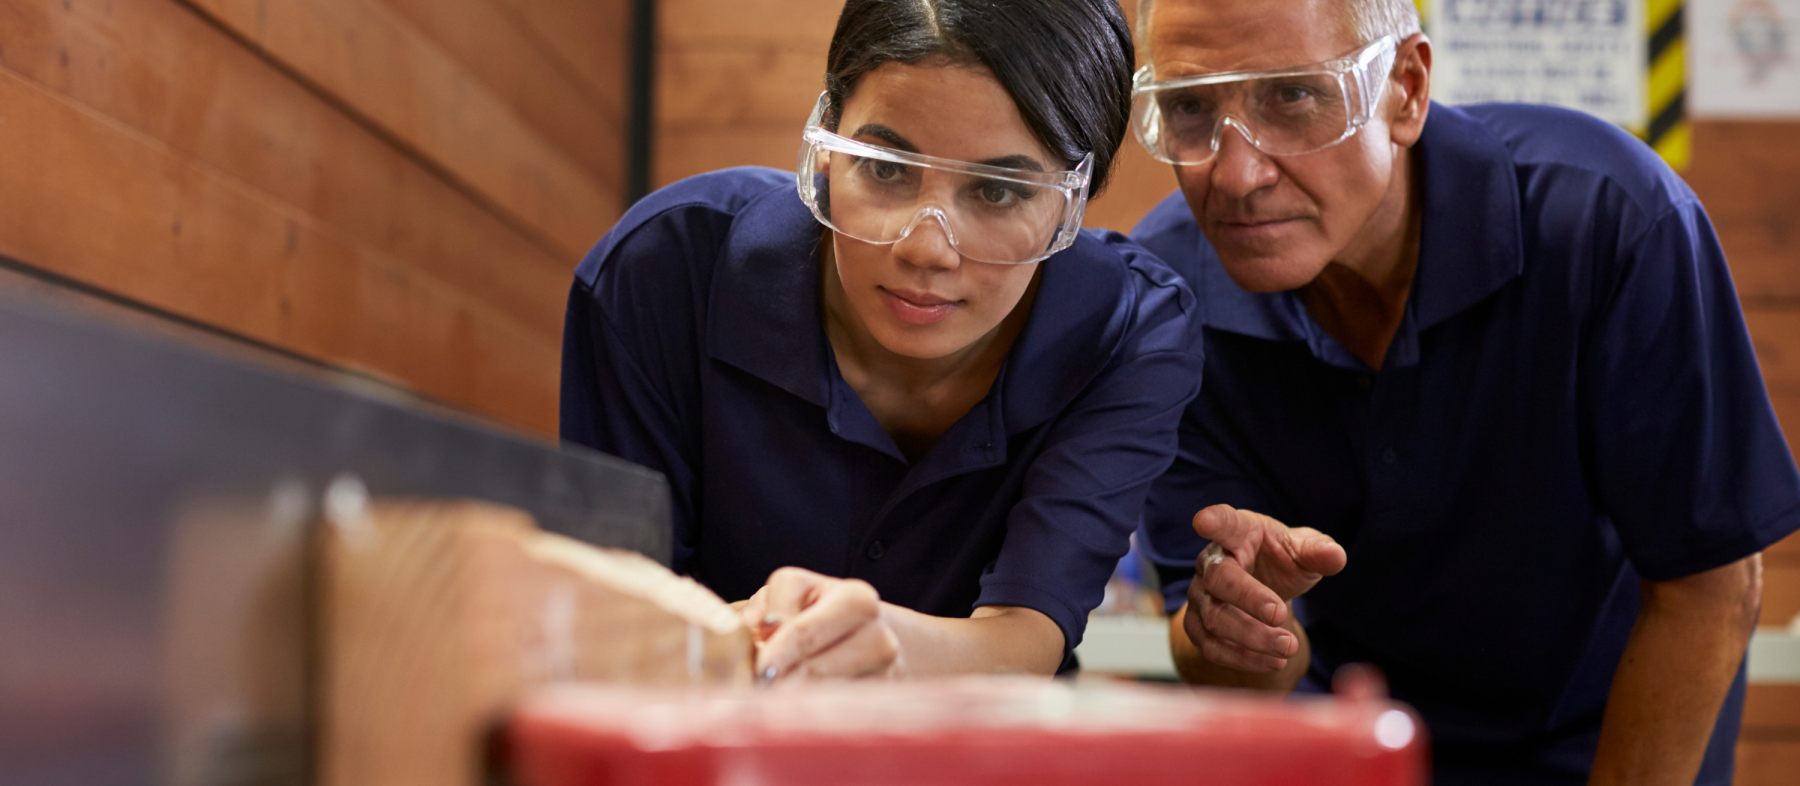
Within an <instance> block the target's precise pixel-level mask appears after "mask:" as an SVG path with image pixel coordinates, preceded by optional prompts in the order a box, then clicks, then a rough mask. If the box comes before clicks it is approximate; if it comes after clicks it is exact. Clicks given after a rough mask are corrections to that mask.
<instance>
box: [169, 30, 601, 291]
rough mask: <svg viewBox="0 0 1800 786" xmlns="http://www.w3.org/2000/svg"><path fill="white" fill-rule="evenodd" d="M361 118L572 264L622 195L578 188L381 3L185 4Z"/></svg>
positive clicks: (590, 185)
mask: <svg viewBox="0 0 1800 786" xmlns="http://www.w3.org/2000/svg"><path fill="white" fill-rule="evenodd" d="M183 2H186V3H188V4H189V5H191V6H193V7H194V8H196V9H198V10H201V11H203V12H204V13H206V14H207V15H208V16H209V17H210V18H212V19H214V20H215V21H217V22H218V23H219V24H221V25H223V26H224V27H226V28H228V29H230V30H232V31H233V32H234V33H235V34H237V35H239V36H241V37H242V38H243V39H244V40H246V41H248V42H250V43H251V44H252V45H254V46H256V47H258V48H260V50H261V51H263V52H265V53H267V54H268V56H269V57H271V58H273V59H274V60H276V61H278V62H280V63H282V64H283V65H284V66H286V67H287V68H289V69H291V71H292V72H293V73H295V74H296V75H298V76H299V77H300V78H303V79H305V80H306V81H307V82H308V83H309V84H311V85H313V86H316V87H317V88H318V89H319V90H321V91H322V92H324V93H325V94H327V95H330V96H332V97H333V98H334V99H335V100H337V101H339V102H341V104H342V105H343V107H345V108H346V109H347V110H349V111H352V112H355V113H356V114H357V115H359V116H361V117H363V118H366V119H367V120H368V121H369V122H370V123H372V124H373V125H374V126H375V127H377V128H379V129H381V130H382V131H383V132H385V133H386V134H387V135H389V136H390V137H391V139H392V140H393V141H394V142H396V143H398V144H400V145H403V146H405V147H407V148H409V149H411V150H413V151H416V152H417V153H418V154H419V155H420V156H421V157H422V158H423V159H424V160H425V161H428V162H430V163H431V164H432V165H433V166H435V167H437V168H438V169H439V170H440V171H441V172H443V173H445V174H446V175H447V176H448V177H450V178H452V179H453V180H455V181H456V182H458V183H460V184H462V185H464V186H465V187H467V188H468V189H469V190H470V191H471V193H473V194H476V195H479V197H480V198H481V199H482V200H483V201H484V202H485V203H486V204H488V205H489V206H490V207H491V208H492V209H494V210H496V211H497V212H499V213H500V214H502V215H505V216H507V217H508V218H509V219H510V220H511V221H513V222H515V223H516V224H517V225H518V226H520V227H523V228H526V229H528V230H529V231H531V232H533V233H535V234H536V235H537V236H539V237H540V238H542V241H543V242H544V243H545V244H546V245H547V247H549V248H552V249H554V250H555V251H556V252H557V253H558V254H560V255H562V256H563V257H565V258H567V259H569V260H570V261H571V262H573V261H574V260H576V259H579V258H580V256H581V255H582V254H583V253H585V252H586V251H587V249H588V248H589V247H591V246H592V245H593V243H594V241H595V240H597V239H598V238H599V237H600V235H601V234H603V233H604V232H605V231H606V230H607V229H608V228H609V227H611V225H612V223H613V221H615V220H616V219H617V218H618V216H619V214H620V212H621V208H622V204H621V203H622V201H623V197H622V195H621V190H622V189H621V188H619V187H615V186H610V185H607V184H602V183H598V182H596V181H595V180H593V179H591V178H588V177H585V176H584V175H583V174H582V170H581V169H580V167H579V166H578V165H576V164H575V163H574V162H573V161H572V160H571V159H570V157H569V156H567V155H564V154H563V153H562V152H561V151H559V150H557V149H555V147H553V146H552V145H551V144H549V143H548V142H546V141H545V140H544V139H543V138H542V137H541V136H540V135H539V134H538V133H537V132H536V131H535V130H534V129H532V128H531V127H530V126H529V125H527V124H526V123H525V121H524V120H522V119H520V118H519V117H518V115H516V114H514V113H513V111H512V110H511V108H510V107H509V106H508V105H507V104H506V102H504V101H502V100H501V99H500V98H498V97H496V96H495V95H494V94H493V93H491V92H490V91H488V90H487V89H486V88H485V87H484V86H483V85H482V84H481V83H480V81H479V80H478V79H476V78H475V77H474V76H472V75H471V74H470V73H469V72H468V71H467V70H466V69H464V68H463V67H462V66H461V65H460V64H459V63H457V62H456V60H455V59H454V58H452V57H451V56H450V55H449V54H447V53H446V52H445V51H444V50H443V49H442V48H441V47H439V46H438V45H437V44H436V43H434V42H433V41H431V40H430V39H429V38H428V37H427V36H425V34H423V33H421V32H420V31H419V30H418V29H417V28H415V27H413V26H412V25H410V24H408V23H407V22H406V21H405V19H403V18H402V17H401V16H400V15H398V14H397V13H395V12H394V11H393V10H392V9H390V8H389V7H388V6H386V5H384V4H382V3H381V2H380V0H311V1H310V2H308V1H306V0H183Z"/></svg>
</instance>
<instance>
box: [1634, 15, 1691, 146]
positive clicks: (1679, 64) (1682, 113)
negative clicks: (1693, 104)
mask: <svg viewBox="0 0 1800 786" xmlns="http://www.w3.org/2000/svg"><path fill="white" fill-rule="evenodd" d="M1645 11H1647V13H1646V15H1645V20H1646V22H1647V23H1648V25H1649V35H1650V46H1649V53H1650V62H1649V71H1648V72H1647V74H1648V77H1647V78H1646V79H1645V80H1644V81H1645V83H1646V84H1647V85H1648V87H1649V91H1650V96H1649V98H1650V103H1649V105H1648V106H1649V109H1650V113H1649V114H1650V123H1649V125H1648V126H1647V127H1645V128H1644V130H1643V132H1642V136H1643V138H1644V141H1645V142H1648V143H1650V146H1651V147H1652V148H1655V149H1656V152H1657V153H1658V154H1659V155H1661V156H1662V158H1663V160H1664V161H1667V162H1668V163H1669V166H1670V167H1673V168H1675V169H1683V168H1685V167H1687V164H1688V158H1689V155H1690V153H1691V143H1692V127H1691V126H1690V124H1689V122H1688V116H1687V37H1686V35H1685V34H1684V33H1685V31H1684V29H1683V20H1682V17H1683V13H1682V0H1647V1H1646V3H1645Z"/></svg>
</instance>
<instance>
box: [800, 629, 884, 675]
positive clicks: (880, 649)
mask: <svg viewBox="0 0 1800 786" xmlns="http://www.w3.org/2000/svg"><path fill="white" fill-rule="evenodd" d="M899 666H900V640H899V639H898V638H896V637H895V636H894V631H893V629H892V628H889V627H888V626H886V625H882V624H879V623H876V624H869V625H864V626H862V627H860V628H857V629H856V631H855V632H853V633H851V634H850V635H849V636H846V637H844V638H842V639H839V640H838V641H837V643H835V644H833V645H832V646H830V647H827V648H826V649H825V650H824V651H822V652H818V653H815V654H813V655H811V656H809V657H807V658H806V659H805V660H802V661H800V662H799V663H798V664H796V665H794V666H793V667H791V668H790V669H789V670H788V671H787V672H786V674H787V676H788V678H793V677H802V678H806V679H823V678H855V677H885V676H891V675H892V674H894V673H895V672H896V671H897V669H898V668H899Z"/></svg>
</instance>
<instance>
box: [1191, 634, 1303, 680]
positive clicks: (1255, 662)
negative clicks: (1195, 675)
mask: <svg viewBox="0 0 1800 786" xmlns="http://www.w3.org/2000/svg"><path fill="white" fill-rule="evenodd" d="M1200 654H1201V655H1202V656H1205V658H1206V659H1207V660H1209V661H1212V662H1213V663H1217V664H1219V665H1220V666H1224V667H1226V668H1232V669H1237V670H1238V671H1249V672H1255V673H1257V674H1268V673H1270V672H1274V671H1280V670H1281V668H1282V667H1283V666H1286V665H1287V658H1276V657H1272V656H1269V655H1263V654H1261V653H1257V652H1251V651H1249V650H1247V649H1244V648H1243V647H1240V646H1238V645H1236V644H1233V643H1231V642H1229V641H1226V640H1224V639H1220V638H1215V637H1208V638H1207V639H1206V641H1203V642H1200Z"/></svg>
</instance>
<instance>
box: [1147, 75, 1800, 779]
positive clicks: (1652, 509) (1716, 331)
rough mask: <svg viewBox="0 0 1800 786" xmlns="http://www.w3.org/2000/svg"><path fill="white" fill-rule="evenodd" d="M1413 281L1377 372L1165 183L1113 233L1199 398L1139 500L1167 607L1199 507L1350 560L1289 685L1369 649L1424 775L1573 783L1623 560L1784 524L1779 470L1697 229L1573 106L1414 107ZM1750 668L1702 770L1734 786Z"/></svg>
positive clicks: (1681, 189)
mask: <svg viewBox="0 0 1800 786" xmlns="http://www.w3.org/2000/svg"><path fill="white" fill-rule="evenodd" d="M1415 151H1416V157H1415V159H1414V160H1415V161H1416V162H1417V164H1418V166H1419V172H1418V177H1419V180H1418V182H1419V183H1420V185H1421V188H1422V192H1421V194H1420V198H1421V202H1422V204H1423V205H1424V219H1423V224H1422V230H1421V232H1422V234H1421V238H1420V249H1419V257H1420V258H1419V266H1418V273H1417V276H1416V278H1415V280H1414V282H1413V287H1412V292H1411V295H1410V297H1409V299H1408V301H1407V304H1406V311H1405V316H1404V318H1403V320H1402V322H1401V323H1400V328H1399V331H1398V333H1397V334H1396V335H1395V337H1394V340H1393V343H1392V345H1391V346H1390V347H1389V349H1388V353H1387V357H1386V358H1385V360H1384V362H1383V365H1382V368H1381V370H1380V371H1379V372H1377V371H1374V370H1372V369H1370V368H1369V367H1367V366H1366V365H1365V364H1364V363H1363V362H1362V361H1360V360H1358V359H1357V358H1356V357H1355V356H1354V355H1352V354H1351V353H1350V352H1349V351H1347V350H1346V349H1345V348H1344V347H1343V346H1341V345H1340V344H1338V343H1337V342H1336V341H1335V340H1333V339H1332V338H1331V337H1330V336H1329V335H1327V334H1326V333H1325V331H1324V330H1323V329H1322V328H1320V327H1319V325H1318V323H1316V322H1314V321H1313V320H1312V318H1311V317H1310V316H1308V314H1307V311H1306V309H1305V307H1304V306H1302V305H1301V303H1300V300H1299V297H1298V296H1297V295H1296V294H1295V293H1294V292H1282V293H1275V294H1252V293H1249V292H1246V291H1244V290H1242V289H1240V288H1238V287H1237V286H1236V285H1235V284H1233V283H1232V281H1231V279H1230V278H1229V277H1228V276H1227V275H1226V273H1225V270H1224V268H1223V267H1221V265H1220V263H1219V260H1218V256H1217V254H1216V253H1215V252H1214V250H1213V249H1212V247H1211V246H1209V245H1208V244H1207V242H1206V239H1205V238H1204V237H1203V236H1202V234H1201V232H1200V230H1199V228H1198V227H1197V226H1196V224H1195V222H1194V219H1193V217H1192V216H1191V215H1190V214H1189V212H1188V207H1187V205H1186V203H1185V202H1183V201H1182V199H1181V196H1180V194H1176V195H1174V196H1172V197H1170V198H1169V199H1168V200H1165V201H1164V202H1163V203H1162V204H1161V205H1159V206H1158V207H1157V208H1156V209H1155V210H1154V211H1152V212H1151V213H1150V214H1149V215H1148V216H1147V217H1146V218H1145V219H1144V220H1143V222H1142V223H1141V224H1140V225H1139V226H1138V227H1137V229H1136V230H1135V231H1134V232H1133V237H1134V238H1135V239H1137V240H1138V241H1139V242H1140V243H1142V244H1143V245H1144V247H1146V248H1148V249H1149V250H1150V251H1151V252H1153V253H1155V254H1157V255H1158V256H1160V257H1162V258H1163V259H1164V260H1165V261H1167V262H1168V264H1169V265H1170V266H1172V267H1174V268H1175V269H1176V270H1177V271H1178V272H1180V273H1181V274H1182V276H1183V277H1184V278H1186V279H1187V280H1188V282H1189V284H1190V285H1192V286H1193V288H1194V291H1195V293H1196V295H1197V296H1198V297H1199V298H1200V301H1201V304H1202V313H1203V314H1204V315H1205V326H1204V330H1203V334H1204V342H1205V364H1206V386H1205V389H1204V390H1203V391H1202V392H1201V394H1200V395H1199V397H1198V398H1196V399H1195V401H1194V403H1193V404H1192V405H1191V407H1190V408H1189V410H1188V412H1187V414H1186V416H1185V417H1184V418H1183V422H1182V435H1181V453H1180V455H1179V456H1178V458H1177V460H1176V463H1175V465H1174V466H1173V467H1172V468H1171V471H1170V473H1169V474H1168V475H1167V476H1165V477H1164V478H1163V479H1161V480H1160V481H1158V483H1157V486H1156V488H1155V489H1154V490H1153V492H1152V494H1151V499H1150V501H1149V503H1148V506H1147V508H1146V513H1145V529H1146V532H1145V536H1146V537H1145V541H1144V542H1145V543H1146V544H1147V546H1148V550H1149V551H1151V552H1153V559H1154V560H1155V561H1156V563H1157V564H1158V566H1159V567H1160V568H1161V569H1162V572H1163V575H1164V579H1165V582H1166V585H1165V592H1166V593H1167V599H1168V604H1169V607H1170V609H1171V610H1173V609H1174V608H1176V607H1178V606H1179V605H1180V603H1181V600H1182V598H1183V597H1184V595H1185V593H1186V590H1187V584H1188V582H1189V580H1191V578H1192V576H1193V568H1194V558H1195V556H1196V555H1197V553H1198V552H1199V550H1200V548H1201V547H1202V545H1203V543H1202V542H1201V540H1200V539H1199V538H1198V537H1197V536H1196V535H1195V534H1194V532H1193V529H1192V526H1191V519H1192V516H1193V514H1194V513H1195V512H1196V511H1198V510H1200V509H1201V508H1203V507H1205V506H1207V505H1210V504H1214V503H1228V504H1231V505H1234V506H1237V507H1242V508H1248V509H1251V510H1256V511H1261V512H1264V513H1267V514H1270V515H1272V516H1275V517H1276V518H1278V519H1280V520H1282V521H1284V522H1286V523H1288V524H1290V525H1294V526H1307V527H1314V528H1317V529H1319V530H1321V531H1323V532H1325V533H1326V534H1328V535H1331V536H1332V537H1334V538H1336V539H1337V540H1338V541H1339V542H1340V543H1342V544H1343V545H1344V546H1345V548H1346V550H1347V551H1348V554H1349V562H1348V565H1347V567H1346V568H1345V569H1344V571H1343V573H1341V574H1340V575H1338V576H1334V577H1329V578H1326V579H1325V580H1323V581H1322V582H1320V583H1319V585H1318V586H1317V587H1315V588H1314V589H1313V590H1312V591H1311V592H1309V593H1307V594H1306V595H1304V596H1302V598H1301V602H1300V603H1297V604H1296V606H1297V611H1296V614H1297V616H1298V617H1299V619H1300V620H1301V622H1302V623H1303V624H1304V625H1305V626H1306V629H1307V633H1308V637H1309V638H1310V640H1311V642H1312V647H1313V662H1312V672H1311V673H1310V674H1309V675H1308V678H1307V679H1308V683H1309V684H1312V685H1323V684H1327V680H1328V675H1329V674H1330V673H1332V672H1333V671H1335V669H1336V668H1337V667H1338V666H1340V665H1342V664H1345V663H1349V662H1357V661H1361V662H1372V663H1375V664H1377V665H1379V666H1380V667H1381V668H1382V670H1383V671H1384V672H1385V673H1386V674H1387V677H1388V680H1389V682H1390V687H1391V690H1392V691H1393V693H1394V695H1395V696H1397V697H1398V698H1400V699H1402V700H1405V701H1407V702H1410V703H1411V704H1413V705H1414V706H1415V707H1417V708H1418V709H1419V711H1420V712H1421V714H1422V715H1423V716H1424V718H1425V720H1426V721H1427V723H1428V725H1429V727H1430V730H1431V732H1432V736H1433V740H1432V745H1433V754H1434V758H1435V762H1436V767H1437V772H1438V782H1439V783H1532V784H1540V783H1563V782H1567V783H1581V782H1583V781H1584V780H1585V777H1586V771H1587V770H1588V768H1589V767H1590V765H1591V763H1592V760H1593V755H1594V746H1595V744H1596V742H1597V739H1598V733H1599V725H1600V718H1601V713H1602V711H1603V710H1604V703H1605V699H1606V693H1607V690H1608V688H1609V686H1610V684H1611V679H1612V673H1613V671H1614V669H1615V667H1616V666H1617V664H1618V661H1619V657H1620V654H1621V652H1622V650H1623V648H1624V646H1625V641H1626V637H1627V636H1628V635H1629V633H1630V630H1631V625H1632V622H1633V620H1634V619H1635V617H1636V614H1637V610H1638V603H1639V586H1638V582H1639V577H1640V576H1641V577H1643V578H1645V579H1650V580H1667V579H1674V578H1678V577H1682V576H1687V575H1690V574H1693V573H1697V572H1700V571H1704V570H1707V569H1710V568H1714V567H1718V566H1720V565H1724V564H1726V563H1729V562H1732V561H1734V560H1737V559H1739V558H1742V557H1745V556H1748V555H1750V554H1753V553H1755V552H1757V551H1759V550H1761V549H1762V548H1763V547H1765V546H1767V545H1769V544H1771V543H1773V542H1775V541H1776V540H1778V539H1780V538H1781V537H1782V536H1784V535H1786V534H1788V533H1790V532H1793V531H1794V530H1795V529H1796V527H1800V477H1797V476H1796V473H1795V468H1794V462H1793V459H1792V457H1791V456H1790V455H1789V453H1788V448H1787V446H1786V444H1785V443H1784V442H1783V440H1782V436H1781V432H1780V429H1779V427H1778V426H1777V425H1776V422H1775V417H1774V414H1773V412H1772V410H1771V409H1770V406H1769V401H1768V397H1767V394H1766V393H1765V391H1764V389H1763V383H1762V378H1761V375H1760V373H1759V372H1758V370H1757V366H1756V358H1755V356H1754V355H1753V354H1752V352H1751V348H1750V341H1749V338H1748V335H1747V334H1746V332H1745V329H1744V320H1743V315H1742V313H1741V311H1740V309H1739V307H1738V302H1737V297H1736V295H1735V293H1734V291H1733V289H1732V284H1731V277H1730V275H1729V274H1728V273H1727V271H1726V267H1725V259H1724V256H1723V255H1722V254H1721V252H1720V250H1719V245H1718V242H1717V240H1716V238H1715V237H1714V235H1713V230H1712V226H1711V225H1710V224H1709V223H1708V221H1707V218H1706V214H1705V212H1704V211H1702V210H1701V207H1700V204H1699V202H1698V201H1696V199H1695V197H1694V194H1693V192H1692V191H1690V190H1689V189H1688V187H1687V186H1686V185H1685V184H1684V183H1682V181H1681V180H1680V178H1678V177H1677V176H1676V175H1675V174H1673V173H1672V172H1670V171H1669V169H1668V168H1667V167H1666V166H1664V165H1663V164H1662V162H1661V161H1659V160H1658V159H1656V157H1655V156H1654V155H1653V154H1652V153H1651V152H1650V151H1649V149H1648V148H1646V147H1645V146H1644V145H1643V144H1642V143H1640V142H1638V141H1637V140H1635V139H1633V138H1631V137H1629V136H1627V135H1625V134H1624V133H1622V132H1620V131H1618V130H1617V129H1615V128H1613V127H1612V126H1609V125H1607V124H1605V123H1602V122H1600V121H1597V120H1594V119H1592V118H1589V117H1588V116H1586V115H1582V114H1578V113H1575V112H1570V111H1564V110H1558V109H1552V108H1545V107H1528V106H1513V105H1485V106H1475V107H1467V108H1462V109H1458V108H1451V107H1446V106H1440V105H1435V104H1434V105H1433V106H1432V107H1431V113H1430V115H1429V119H1428V120H1427V122H1426V125H1425V130H1424V135H1423V137H1422V138H1421V140H1420V141H1419V143H1418V145H1417V146H1416V148H1415ZM1742 695H1743V674H1742V672H1741V671H1740V673H1739V676H1738V684H1737V685H1736V686H1735V687H1734V688H1733V692H1732V694H1731V698H1730V700H1729V701H1728V702H1727V706H1726V708H1725V711H1724V712H1723V713H1722V714H1721V716H1720V721H1719V723H1718V725H1717V727H1716V733H1715V736H1714V740H1713V745H1712V748H1711V749H1709V752H1708V757H1707V760H1706V765H1705V771H1704V772H1703V777H1702V778H1701V781H1700V782H1702V783H1719V784H1726V783H1729V781H1730V777H1731V769H1732V759H1731V757H1732V746H1731V743H1732V741H1733V740H1735V738H1736V735H1737V726H1738V723H1739V719H1740V716H1741V712H1742Z"/></svg>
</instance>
